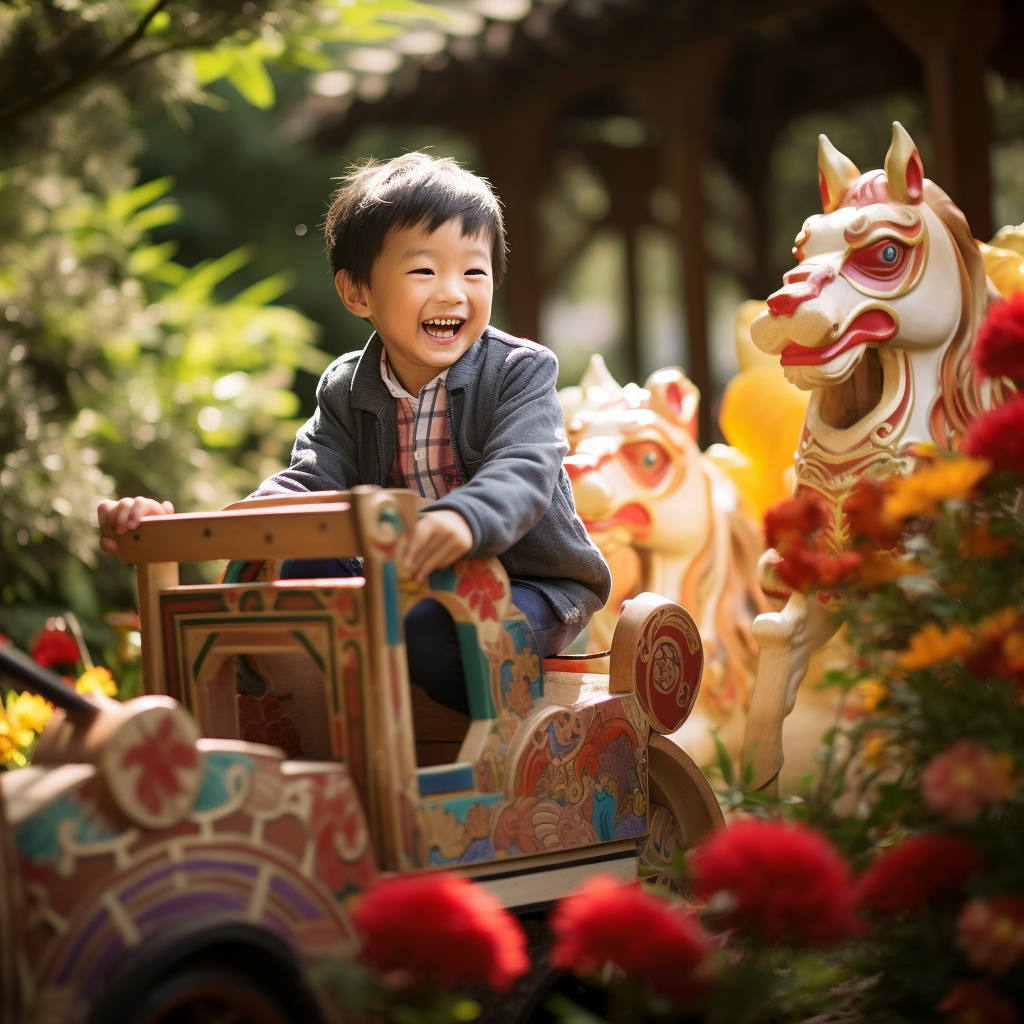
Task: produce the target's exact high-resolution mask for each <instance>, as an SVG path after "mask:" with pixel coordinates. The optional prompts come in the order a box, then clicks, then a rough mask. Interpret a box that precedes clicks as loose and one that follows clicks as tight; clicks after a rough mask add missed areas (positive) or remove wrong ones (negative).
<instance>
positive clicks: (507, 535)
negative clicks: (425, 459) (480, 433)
mask: <svg viewBox="0 0 1024 1024" xmlns="http://www.w3.org/2000/svg"><path fill="white" fill-rule="evenodd" d="M507 367H508V369H507V373H506V375H505V378H504V380H503V381H502V384H501V386H500V388H499V389H498V396H497V398H496V400H495V408H494V413H493V416H492V420H491V430H490V434H489V435H488V437H487V438H486V440H485V442H484V449H483V452H482V453H481V454H482V456H483V458H482V462H481V464H480V468H479V469H477V471H476V473H475V474H474V476H473V479H472V480H470V481H468V482H467V483H466V484H464V485H463V486H461V487H457V488H455V489H454V490H452V491H450V492H449V493H448V494H447V495H445V496H444V497H443V498H441V499H439V500H438V501H436V502H434V503H433V504H432V505H431V506H430V509H431V510H434V509H451V510H452V511H454V512H458V513H459V515H460V516H462V518H463V519H465V520H466V522H467V523H468V524H469V528H470V530H471V531H472V534H473V547H472V548H471V549H470V551H469V553H468V555H467V557H469V558H487V557H490V556H492V555H500V554H504V552H506V551H507V550H508V549H509V548H510V547H511V546H512V545H513V544H515V542H516V541H517V540H519V539H520V538H521V537H522V536H523V535H524V534H526V533H527V532H528V531H529V530H530V529H532V528H533V527H534V526H535V525H536V524H537V523H538V522H539V521H540V519H541V518H542V517H543V515H544V513H545V512H546V511H547V510H548V506H549V505H550V504H551V496H552V494H553V493H554V489H555V484H556V481H557V480H558V474H559V472H560V470H561V466H562V459H563V457H564V456H565V455H566V453H567V452H568V450H569V445H568V443H567V441H566V438H565V422H564V418H563V413H562V406H561V404H560V403H559V401H558V396H557V394H556V393H555V381H556V379H557V377H558V361H557V360H556V359H555V356H554V353H551V352H548V351H547V350H546V349H536V348H521V349H517V350H515V351H514V352H513V353H512V355H511V356H510V358H509V361H508V364H507ZM453 440H454V439H453ZM460 455H461V457H462V458H463V460H464V461H465V460H466V458H467V453H466V452H464V451H460Z"/></svg>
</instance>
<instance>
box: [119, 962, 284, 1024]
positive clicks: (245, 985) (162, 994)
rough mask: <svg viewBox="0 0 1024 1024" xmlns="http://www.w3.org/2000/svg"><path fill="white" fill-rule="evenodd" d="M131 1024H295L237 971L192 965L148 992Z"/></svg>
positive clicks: (277, 1005) (257, 984)
mask: <svg viewBox="0 0 1024 1024" xmlns="http://www.w3.org/2000/svg"><path fill="white" fill-rule="evenodd" d="M130 1024H298V1022H297V1021H296V1020H295V1018H294V1017H292V1016H291V1014H289V1013H288V1012H287V1010H285V1009H284V1008H283V1007H282V1006H281V1005H280V1003H278V1001H277V1000H276V999H275V998H274V997H273V995H272V994H271V993H270V992H268V991H267V990H266V989H265V988H264V987H263V986H261V985H260V984H259V983H258V982H257V981H255V980H254V979H252V978H249V977H247V976H246V975H245V974H244V973H242V972H240V971H236V970H233V969H232V968H230V967H221V966H218V965H192V966H186V967H183V968H182V969H180V970H177V971H174V972H173V973H171V974H169V975H168V976H167V977H166V978H163V979H162V980H161V981H160V982H158V983H157V985H156V986H155V987H154V988H153V990H152V991H151V992H149V993H148V994H147V996H146V998H145V999H144V1000H143V1003H142V1005H141V1006H140V1007H139V1008H138V1011H137V1013H136V1014H135V1016H133V1017H132V1018H131V1022H130Z"/></svg>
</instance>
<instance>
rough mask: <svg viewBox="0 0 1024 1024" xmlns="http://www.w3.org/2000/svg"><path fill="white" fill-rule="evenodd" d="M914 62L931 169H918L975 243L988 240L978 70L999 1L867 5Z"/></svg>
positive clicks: (985, 123)
mask: <svg viewBox="0 0 1024 1024" xmlns="http://www.w3.org/2000/svg"><path fill="white" fill-rule="evenodd" d="M868 3H869V4H870V6H871V7H872V9H873V10H874V11H875V13H876V14H877V15H878V16H879V17H880V18H881V19H882V20H883V21H884V22H885V23H886V24H887V25H888V26H889V27H890V28H891V29H892V31H893V32H894V33H895V34H896V35H897V36H898V37H899V38H900V39H901V40H902V41H903V42H904V43H905V44H906V45H907V46H908V47H909V48H910V49H911V50H912V51H913V53H914V54H915V55H916V56H917V58H918V60H920V62H921V67H922V70H923V73H924V83H925V94H926V98H927V102H928V128H929V131H930V132H931V136H932V145H933V147H934V151H935V166H934V167H925V173H926V174H927V175H928V177H929V178H932V179H933V180H934V181H935V182H936V183H937V184H938V185H939V186H940V187H941V188H942V189H943V190H944V191H945V192H946V193H947V194H948V195H949V196H950V198H951V199H952V200H953V201H954V202H955V203H956V204H957V205H958V206H959V207H960V209H961V210H963V212H964V216H965V217H966V218H967V223H968V224H969V225H970V226H971V231H972V232H973V233H974V235H975V236H976V237H978V238H982V239H988V238H989V237H991V234H992V177H991V168H990V163H989V120H988V101H987V98H986V95H985V66H986V60H987V57H988V53H989V51H990V50H991V49H992V47H993V45H994V44H995V42H996V40H997V39H998V37H999V28H1000V23H1001V9H1000V4H999V0H970V2H968V0H903V2H902V3H899V4H893V3H890V2H889V0H868Z"/></svg>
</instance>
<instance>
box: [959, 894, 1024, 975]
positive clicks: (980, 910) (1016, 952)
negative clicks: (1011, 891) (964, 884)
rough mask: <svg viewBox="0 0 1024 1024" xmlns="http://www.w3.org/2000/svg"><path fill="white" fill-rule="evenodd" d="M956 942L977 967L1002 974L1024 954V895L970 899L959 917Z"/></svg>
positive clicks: (995, 973)
mask: <svg viewBox="0 0 1024 1024" xmlns="http://www.w3.org/2000/svg"><path fill="white" fill-rule="evenodd" d="M956 944H957V945H958V946H959V947H960V948H961V949H962V950H963V951H964V954H965V956H966V957H967V962H968V963H969V964H970V965H971V967H973V968H974V969H975V970H976V971H987V972H988V973H989V974H991V975H992V976H993V977H994V978H1001V977H1002V976H1003V975H1004V974H1006V973H1007V972H1008V971H1009V970H1010V968H1011V967H1013V965H1014V964H1016V963H1018V962H1019V961H1020V960H1021V959H1022V958H1024V899H1021V898H1020V896H1011V895H1008V894H1003V895H1001V896H994V897H992V899H990V900H983V899H974V900H971V901H970V902H969V903H968V904H967V905H966V906H965V907H964V909H963V910H962V911H961V912H960V916H959V917H958V918H957V921H956Z"/></svg>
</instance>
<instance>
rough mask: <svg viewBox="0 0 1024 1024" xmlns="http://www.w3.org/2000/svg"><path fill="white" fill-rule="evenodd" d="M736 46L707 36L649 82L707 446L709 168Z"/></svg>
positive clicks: (710, 387) (701, 435) (710, 389)
mask: <svg viewBox="0 0 1024 1024" xmlns="http://www.w3.org/2000/svg"><path fill="white" fill-rule="evenodd" d="M730 48H731V41H730V40H727V39H724V38H722V39H716V40H714V41H711V42H709V41H704V43H703V45H701V46H700V47H699V48H697V49H694V50H692V51H689V52H687V53H681V54H680V55H679V58H678V59H677V60H676V61H675V62H673V63H672V64H671V65H670V66H667V67H663V68H661V69H657V70H656V71H655V72H653V73H652V75H651V77H650V78H649V79H648V80H647V81H646V83H645V84H646V91H647V94H648V100H649V102H650V104H651V109H652V110H653V111H655V116H656V117H657V119H658V123H659V127H660V128H661V131H662V138H663V141H662V153H663V158H664V174H665V180H666V183H667V185H668V187H669V188H670V189H671V190H672V191H673V192H674V193H675V194H676V196H677V197H678V198H679V203H680V209H681V211H682V213H681V216H680V218H679V221H678V223H677V225H676V237H677V239H678V243H679V251H680V256H681V257H682V260H681V263H682V282H681V286H682V293H683V301H684V303H685V317H686V330H687V338H688V342H689V349H690V358H689V366H688V367H687V372H688V373H689V375H690V379H691V380H692V381H693V383H694V384H696V385H697V387H698V388H699V389H700V393H701V398H702V401H701V403H700V413H699V423H698V442H699V443H700V444H701V445H702V446H707V445H708V444H710V443H711V438H712V411H713V400H714V397H715V395H714V382H713V381H712V379H711V361H710V358H709V353H708V294H707V276H708V274H707V272H708V256H707V250H706V248H705V244H704V223H705V220H706V217H707V208H706V204H705V201H704V186H703V173H704V164H705V161H706V159H707V155H708V152H709V149H710V133H711V125H712V122H713V120H714V116H715V112H716V109H717V102H716V97H715V88H716V85H717V83H718V81H719V78H720V76H721V73H722V70H723V67H724V64H725V60H726V57H727V56H728V54H729V51H730Z"/></svg>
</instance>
